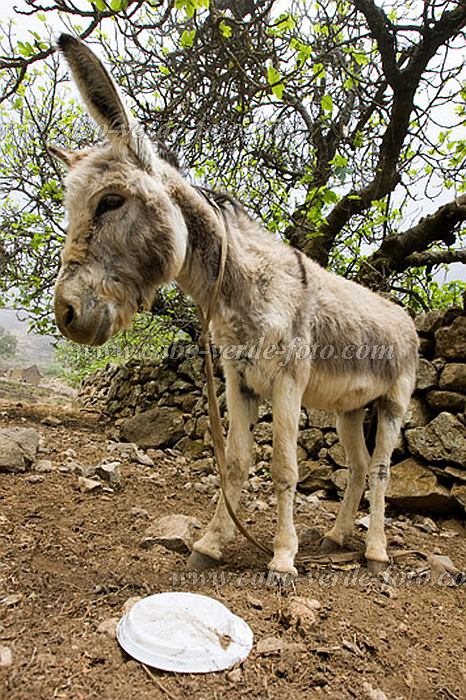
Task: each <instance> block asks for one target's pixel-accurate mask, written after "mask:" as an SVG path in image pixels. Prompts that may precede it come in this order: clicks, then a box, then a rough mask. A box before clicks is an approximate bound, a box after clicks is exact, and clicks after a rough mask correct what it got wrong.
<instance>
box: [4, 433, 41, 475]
mask: <svg viewBox="0 0 466 700" xmlns="http://www.w3.org/2000/svg"><path fill="white" fill-rule="evenodd" d="M39 438H40V435H39V433H38V432H37V430H34V428H1V429H0V472H13V473H14V474H18V473H21V472H25V471H26V470H27V469H29V467H30V466H31V464H32V463H33V461H34V459H35V458H36V455H37V450H38V448H39Z"/></svg>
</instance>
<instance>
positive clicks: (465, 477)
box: [443, 467, 466, 481]
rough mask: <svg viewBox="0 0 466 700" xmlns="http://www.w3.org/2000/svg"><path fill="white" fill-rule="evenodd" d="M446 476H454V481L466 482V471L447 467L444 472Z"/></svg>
mask: <svg viewBox="0 0 466 700" xmlns="http://www.w3.org/2000/svg"><path fill="white" fill-rule="evenodd" d="M443 472H444V474H448V476H452V477H453V478H454V479H458V480H459V481H466V469H457V468H456V467H445V469H444V470H443Z"/></svg>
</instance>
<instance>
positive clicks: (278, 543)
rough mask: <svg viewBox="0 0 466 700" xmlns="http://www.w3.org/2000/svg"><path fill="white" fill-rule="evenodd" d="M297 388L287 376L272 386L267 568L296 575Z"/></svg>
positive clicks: (299, 398) (278, 572)
mask: <svg viewBox="0 0 466 700" xmlns="http://www.w3.org/2000/svg"><path fill="white" fill-rule="evenodd" d="M301 396H302V391H300V389H299V387H298V385H297V384H296V382H295V380H293V379H292V378H291V377H287V376H284V377H280V378H278V379H277V380H276V381H275V384H274V388H273V395H272V401H273V457H272V479H273V482H274V485H275V491H276V493H277V509H278V512H277V530H276V534H275V539H274V548H273V549H274V556H273V559H272V561H271V562H270V563H269V569H270V570H271V571H274V572H276V573H277V574H291V575H292V576H296V575H297V573H298V572H297V570H296V567H295V565H294V558H295V555H296V552H297V551H298V538H297V536H296V530H295V527H294V522H293V502H294V495H295V490H296V483H297V481H298V462H297V456H296V449H297V448H296V442H297V437H298V425H299V413H300V409H301Z"/></svg>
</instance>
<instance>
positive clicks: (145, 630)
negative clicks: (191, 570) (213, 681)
mask: <svg viewBox="0 0 466 700" xmlns="http://www.w3.org/2000/svg"><path fill="white" fill-rule="evenodd" d="M117 637H118V641H119V643H120V644H121V646H122V647H123V649H124V650H125V651H126V652H127V653H128V654H130V656H132V657H133V658H135V659H137V660H138V661H142V663H145V664H147V665H148V666H153V667H154V668H159V669H161V670H164V671H174V672H178V673H209V672H211V671H222V670H224V669H227V668H230V667H231V666H233V665H234V664H236V663H238V662H239V661H243V660H244V659H245V658H246V657H247V656H248V654H249V652H250V651H251V648H252V643H253V633H252V630H251V628H250V627H249V625H247V624H246V622H244V620H242V619H241V618H240V617H237V616H236V615H234V614H233V613H232V612H230V610H228V608H226V607H225V606H224V605H223V604H222V603H219V601H218V600H214V599H213V598H208V597H207V596H203V595H198V594H197V593H181V592H173V593H158V594H156V595H152V596H149V597H148V598H143V599H142V600H140V601H138V602H137V603H135V605H133V607H132V608H131V610H130V611H129V612H128V613H126V615H124V616H123V617H122V618H121V620H120V622H119V623H118V629H117Z"/></svg>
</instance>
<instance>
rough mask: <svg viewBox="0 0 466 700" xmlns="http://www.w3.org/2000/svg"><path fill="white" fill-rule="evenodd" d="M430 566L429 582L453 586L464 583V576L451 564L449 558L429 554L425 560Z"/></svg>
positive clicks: (465, 579) (465, 575)
mask: <svg viewBox="0 0 466 700" xmlns="http://www.w3.org/2000/svg"><path fill="white" fill-rule="evenodd" d="M427 561H428V563H429V566H430V580H431V581H432V583H435V584H438V585H443V586H445V585H450V586H455V585H458V584H459V583H462V582H463V581H466V574H464V573H462V572H461V571H460V570H459V569H458V568H457V567H456V566H455V565H454V564H453V562H452V560H451V559H450V557H446V556H442V555H438V554H431V555H429V557H428V559H427Z"/></svg>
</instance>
